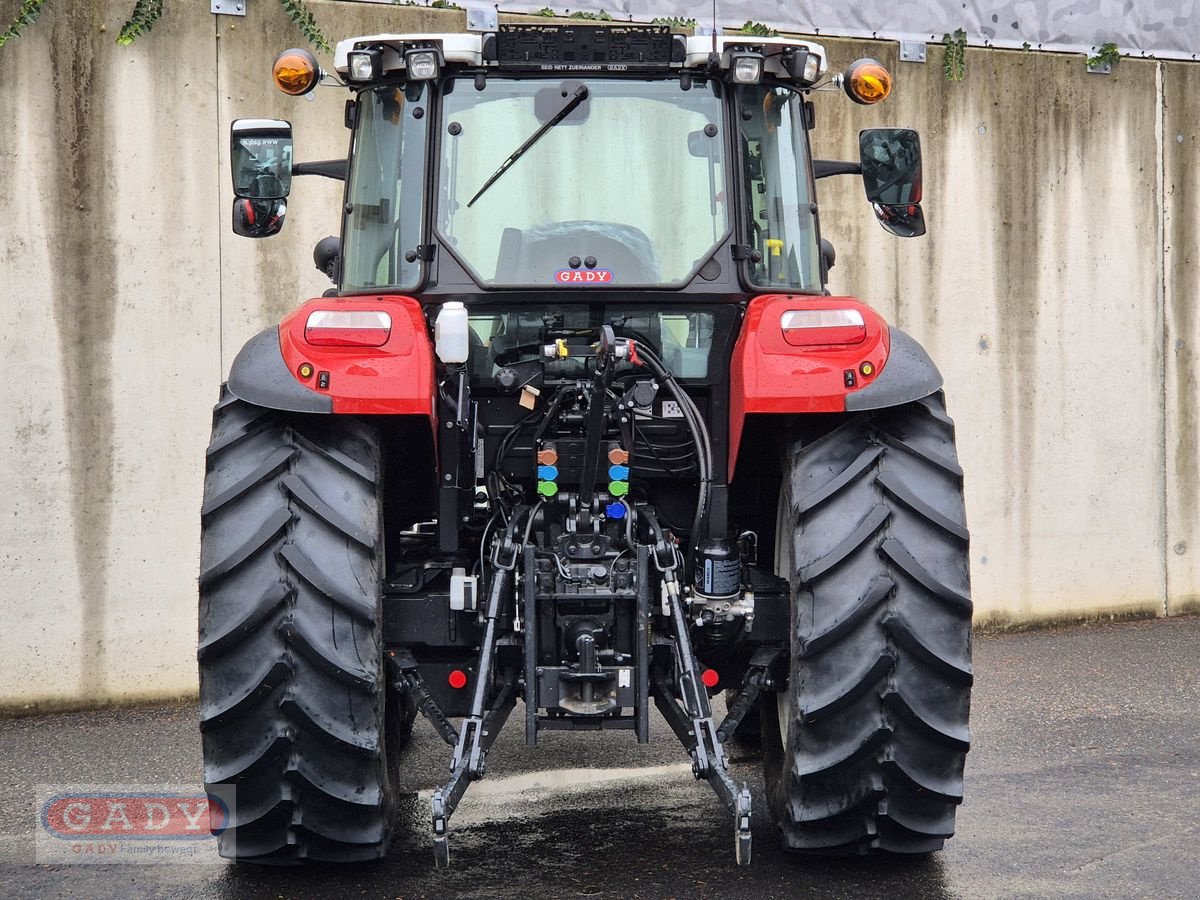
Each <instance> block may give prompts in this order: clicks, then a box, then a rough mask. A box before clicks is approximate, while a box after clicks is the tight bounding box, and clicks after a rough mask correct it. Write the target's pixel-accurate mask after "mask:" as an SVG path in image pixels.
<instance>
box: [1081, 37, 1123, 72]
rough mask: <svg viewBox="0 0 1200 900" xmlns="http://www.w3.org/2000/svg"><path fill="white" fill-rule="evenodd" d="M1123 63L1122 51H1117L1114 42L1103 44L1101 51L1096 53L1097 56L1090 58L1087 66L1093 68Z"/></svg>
mask: <svg viewBox="0 0 1200 900" xmlns="http://www.w3.org/2000/svg"><path fill="white" fill-rule="evenodd" d="M1120 61H1121V51H1120V50H1118V49H1117V45H1116V44H1114V43H1113V42H1112V41H1109V42H1108V43H1107V44H1101V45H1100V49H1099V50H1097V51H1096V55H1095V56H1089V57H1088V61H1087V64H1088V65H1089V66H1092V67H1093V68H1099V67H1100V66H1115V65H1116V64H1117V63H1119V62H1120Z"/></svg>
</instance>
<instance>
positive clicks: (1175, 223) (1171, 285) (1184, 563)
mask: <svg viewBox="0 0 1200 900" xmlns="http://www.w3.org/2000/svg"><path fill="white" fill-rule="evenodd" d="M1198 110H1200V66H1186V65H1179V64H1170V65H1164V66H1163V196H1164V198H1165V204H1166V205H1165V215H1164V220H1163V221H1164V231H1165V244H1166V246H1165V250H1166V253H1165V256H1164V271H1165V273H1166V286H1167V290H1166V316H1167V330H1166V335H1165V340H1166V347H1167V353H1166V404H1167V417H1166V423H1167V430H1166V451H1167V454H1166V467H1165V476H1166V494H1167V548H1168V552H1167V565H1168V570H1167V584H1168V587H1169V589H1170V590H1169V595H1168V600H1167V608H1168V611H1170V612H1171V613H1177V612H1185V611H1189V610H1192V611H1194V610H1196V609H1198V608H1200V485H1198V483H1197V482H1198V481H1200V397H1198V396H1197V391H1198V389H1200V384H1198V382H1197V376H1198V371H1200V370H1198V366H1200V309H1198V307H1200V116H1198V114H1197V111H1198Z"/></svg>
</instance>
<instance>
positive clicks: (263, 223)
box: [233, 197, 287, 238]
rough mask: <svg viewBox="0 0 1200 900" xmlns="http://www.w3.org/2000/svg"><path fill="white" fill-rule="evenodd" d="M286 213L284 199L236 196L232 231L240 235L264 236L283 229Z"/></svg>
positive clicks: (249, 236) (277, 232)
mask: <svg viewBox="0 0 1200 900" xmlns="http://www.w3.org/2000/svg"><path fill="white" fill-rule="evenodd" d="M285 215H287V201H286V200H282V199H280V200H251V199H249V198H248V197H237V198H235V199H234V201H233V233H234V234H236V235H240V236H241V237H248V238H265V237H270V236H271V235H273V234H279V232H280V231H282V230H283V217H284V216H285Z"/></svg>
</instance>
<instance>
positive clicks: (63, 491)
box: [0, 4, 220, 702]
mask: <svg viewBox="0 0 1200 900" xmlns="http://www.w3.org/2000/svg"><path fill="white" fill-rule="evenodd" d="M105 6H106V5H105V4H74V5H68V4H55V5H53V6H52V7H51V8H49V9H48V10H47V12H46V13H45V14H44V15H43V16H42V17H41V19H40V20H39V21H38V23H37V26H36V27H35V28H31V29H29V32H28V34H26V35H25V36H24V37H23V38H22V39H21V40H19V41H15V42H13V43H12V44H10V45H9V46H8V47H6V48H5V52H4V53H3V54H0V71H2V72H3V75H2V76H0V81H3V83H4V84H5V89H4V91H3V92H2V93H0V96H2V97H3V98H4V100H3V102H4V103H5V104H6V106H7V105H8V104H11V105H12V108H13V109H15V110H18V111H19V113H17V114H15V115H14V116H13V118H14V119H16V120H17V121H20V122H21V125H22V127H20V128H19V129H17V130H16V133H15V134H14V133H12V132H10V131H8V130H5V135H4V136H3V137H0V142H3V143H4V144H5V145H6V146H5V149H4V151H3V156H4V157H5V159H6V160H9V161H11V166H6V170H7V171H8V173H9V177H10V178H11V181H9V180H8V179H6V181H7V182H8V183H9V184H10V185H11V186H12V188H13V189H12V190H11V191H6V192H5V193H4V194H3V195H2V197H0V219H2V220H3V221H5V222H7V223H11V224H12V225H13V226H15V227H13V228H12V229H11V230H12V231H13V232H16V233H18V234H20V235H21V238H20V242H19V246H20V245H21V244H23V245H24V246H23V249H22V250H20V251H18V252H10V253H9V254H8V255H7V257H6V265H5V268H6V272H5V275H6V278H5V281H6V284H7V285H9V286H13V287H16V289H15V290H6V291H5V292H4V300H3V302H4V304H5V321H6V322H7V323H9V325H8V329H13V330H18V331H19V332H20V333H21V334H22V335H23V337H22V338H21V339H18V340H16V341H12V342H9V341H6V348H5V356H6V370H7V371H8V372H9V373H10V375H11V376H16V377H14V378H13V383H14V385H16V386H18V388H19V389H18V390H17V391H16V392H15V393H16V394H18V395H19V396H21V400H20V401H19V402H18V405H17V406H18V408H17V410H16V415H15V416H11V417H10V416H6V417H4V426H3V427H4V433H3V437H2V438H0V440H2V441H3V445H4V446H5V447H8V448H10V449H11V451H12V452H11V453H10V454H6V456H5V459H4V461H3V463H0V493H2V494H3V495H4V496H5V497H8V498H12V499H13V500H14V501H15V502H14V503H13V506H12V509H11V513H12V514H11V515H7V514H6V515H4V516H3V517H2V518H3V521H4V525H3V526H0V527H2V528H3V529H4V531H3V533H2V534H0V540H2V541H3V546H4V548H5V553H6V555H10V556H12V557H14V558H12V559H10V560H9V561H7V564H6V565H5V566H4V570H3V573H2V574H0V579H3V581H2V582H0V583H2V586H3V588H2V591H0V600H2V602H3V609H4V613H5V618H6V621H7V622H9V623H13V625H15V627H13V625H9V626H8V627H5V628H4V629H2V630H0V698H3V699H5V700H9V699H10V698H19V699H22V700H25V701H45V702H61V701H79V700H90V699H96V700H98V699H133V698H137V697H141V696H163V695H175V694H185V693H190V692H193V691H194V690H195V680H196V676H195V663H194V659H195V649H194V644H195V621H196V613H195V579H196V568H197V564H198V550H197V541H196V533H195V522H196V514H197V512H198V510H199V505H200V480H201V477H202V471H203V468H202V467H203V450H204V446H205V443H206V442H207V431H208V426H207V423H206V419H207V415H208V413H207V406H208V404H207V402H198V401H199V400H200V398H201V397H202V396H203V393H204V392H205V391H206V390H207V389H208V387H209V386H210V385H212V384H213V383H214V382H215V381H216V380H217V379H218V378H219V377H220V376H219V370H218V358H217V353H216V349H217V346H216V339H217V323H218V319H219V307H218V300H219V294H218V281H217V278H216V270H215V265H214V262H215V259H216V254H217V243H216V221H215V220H216V198H215V196H214V191H213V186H214V184H215V179H216V159H215V155H214V152H213V145H212V134H211V126H210V128H201V129H198V128H197V127H196V125H197V123H198V122H199V123H213V122H215V118H216V103H215V95H214V90H213V83H212V81H213V79H212V65H211V53H212V44H211V40H210V39H206V37H207V36H206V33H205V32H206V31H207V29H208V28H210V27H211V24H210V20H209V17H208V16H207V15H198V14H197V12H196V10H195V9H194V8H193V9H192V10H190V11H188V10H187V9H186V7H183V6H180V5H178V4H177V5H176V6H175V7H172V8H169V11H168V14H167V16H166V17H165V18H164V19H163V21H162V22H161V23H160V24H159V26H158V28H156V29H155V31H154V33H153V35H151V36H149V37H147V38H144V39H143V40H142V41H140V42H139V43H138V44H136V45H135V46H134V47H132V48H123V47H118V46H116V44H114V42H113V36H114V35H115V34H116V31H117V29H118V28H119V26H120V24H121V21H122V19H121V18H120V17H119V14H118V12H117V11H110V10H107V9H104V7H105ZM88 7H91V8H88ZM102 28H103V29H104V30H101V29H102ZM47 60H49V61H50V73H49V76H50V77H49V78H48V79H47V78H46V77H45V75H44V73H45V69H46V61H47ZM37 73H43V74H42V76H41V77H36V76H37ZM7 118H8V117H7V116H6V119H7ZM30 485H34V487H33V489H32V490H31V489H30Z"/></svg>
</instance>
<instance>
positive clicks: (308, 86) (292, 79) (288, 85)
mask: <svg viewBox="0 0 1200 900" xmlns="http://www.w3.org/2000/svg"><path fill="white" fill-rule="evenodd" d="M271 77H272V78H273V79H274V80H275V87H277V88H279V89H280V90H281V91H283V92H284V93H285V94H291V95H292V96H293V97H299V96H300V95H301V94H307V93H308V92H309V91H311V90H312V89H313V88H315V87H316V86H317V81H318V80H319V79H320V77H321V67H320V66H319V65H317V58H316V57H315V56H313V55H312V54H311V53H309V52H308V51H307V50H300V49H296V48H293V49H291V50H284V51H283V52H282V53H280V54H279V55H278V56H277V57H275V64H274V65H273V66H272V67H271Z"/></svg>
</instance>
